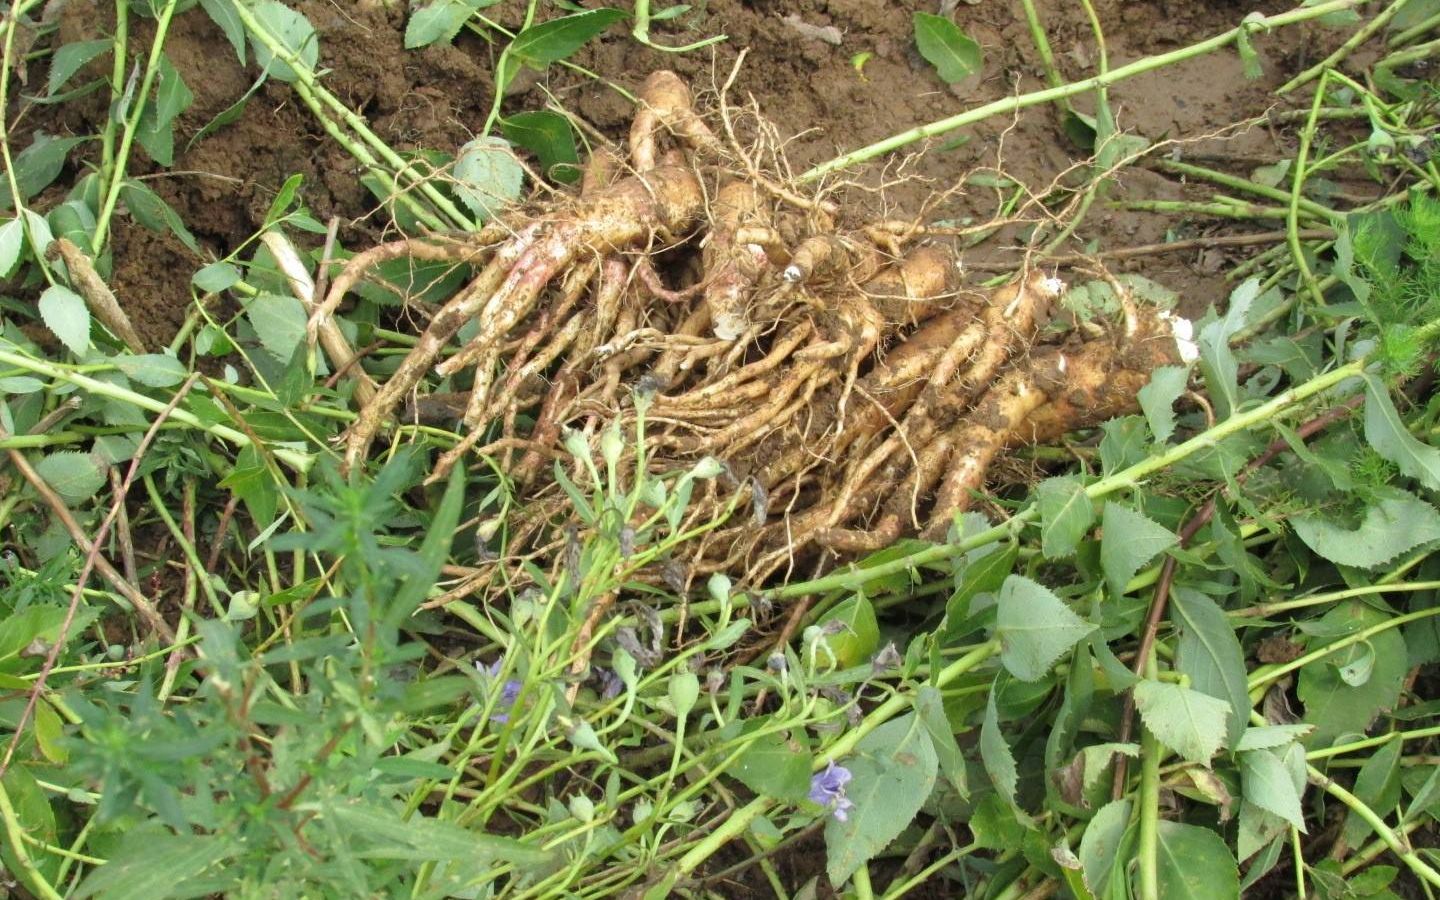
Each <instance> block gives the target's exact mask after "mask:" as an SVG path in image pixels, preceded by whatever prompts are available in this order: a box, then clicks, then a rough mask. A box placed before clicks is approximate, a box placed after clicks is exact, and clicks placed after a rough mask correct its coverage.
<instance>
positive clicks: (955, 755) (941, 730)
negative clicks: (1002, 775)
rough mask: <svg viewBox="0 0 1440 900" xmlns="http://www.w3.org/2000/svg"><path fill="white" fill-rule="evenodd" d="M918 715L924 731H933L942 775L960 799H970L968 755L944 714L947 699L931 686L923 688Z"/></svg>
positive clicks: (917, 704) (917, 699)
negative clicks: (965, 753) (961, 748)
mask: <svg viewBox="0 0 1440 900" xmlns="http://www.w3.org/2000/svg"><path fill="white" fill-rule="evenodd" d="M915 713H916V715H918V716H919V717H920V722H921V724H923V725H924V726H925V730H926V731H928V732H930V741H931V743H932V744H933V745H934V747H935V756H936V758H937V759H938V760H939V761H940V772H941V774H943V775H944V776H945V777H946V779H948V780H949V782H950V784H951V785H953V786H954V788H955V790H956V791H957V792H958V793H959V794H960V796H961V797H964V798H968V797H969V796H970V780H969V777H968V774H967V772H966V769H965V756H964V754H963V753H961V751H960V743H959V742H958V741H956V740H955V729H954V727H952V726H951V724H950V719H949V718H948V717H946V715H945V703H944V698H943V697H941V696H940V692H939V691H938V690H936V689H935V688H933V687H931V686H930V685H928V684H927V685H923V686H922V687H921V688H920V690H918V691H916V693H915Z"/></svg>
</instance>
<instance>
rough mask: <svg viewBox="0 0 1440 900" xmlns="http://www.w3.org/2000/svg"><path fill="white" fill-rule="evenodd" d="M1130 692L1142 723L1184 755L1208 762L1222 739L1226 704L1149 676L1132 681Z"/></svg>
mask: <svg viewBox="0 0 1440 900" xmlns="http://www.w3.org/2000/svg"><path fill="white" fill-rule="evenodd" d="M1134 696H1135V708H1136V709H1138V710H1140V718H1141V720H1142V721H1144V723H1145V727H1146V728H1148V729H1150V732H1151V733H1152V734H1154V735H1155V737H1156V738H1158V739H1159V741H1160V743H1162V744H1164V745H1165V746H1166V747H1169V748H1170V749H1171V750H1174V751H1175V752H1176V753H1178V754H1180V755H1181V756H1182V757H1184V758H1185V759H1188V760H1189V761H1191V762H1194V763H1201V764H1205V763H1208V762H1209V761H1210V757H1212V756H1214V755H1215V752H1216V751H1217V750H1219V749H1220V745H1221V744H1222V743H1224V741H1225V727H1226V722H1227V721H1228V719H1229V716H1230V704H1228V703H1225V702H1223V701H1221V700H1216V699H1215V698H1214V697H1211V696H1210V695H1209V694H1202V693H1200V692H1199V691H1196V690H1191V689H1190V688H1187V687H1181V686H1180V685H1178V684H1169V683H1167V682H1163V681H1153V680H1150V679H1144V680H1142V681H1141V682H1140V683H1139V684H1137V685H1135V688H1134Z"/></svg>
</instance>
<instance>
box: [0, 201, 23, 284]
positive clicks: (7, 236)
mask: <svg viewBox="0 0 1440 900" xmlns="http://www.w3.org/2000/svg"><path fill="white" fill-rule="evenodd" d="M24 249H25V225H24V223H22V222H21V221H20V218H19V216H16V217H15V218H13V219H11V220H9V221H8V222H6V223H5V224H4V225H0V278H9V277H10V276H11V275H14V274H15V267H16V266H18V265H19V264H20V253H21V252H22V251H23V250H24Z"/></svg>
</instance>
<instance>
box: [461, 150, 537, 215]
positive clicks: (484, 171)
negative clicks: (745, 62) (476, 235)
mask: <svg viewBox="0 0 1440 900" xmlns="http://www.w3.org/2000/svg"><path fill="white" fill-rule="evenodd" d="M450 175H451V177H452V178H453V179H454V180H453V182H452V184H451V186H452V187H453V188H454V190H455V193H456V195H457V196H459V198H460V200H461V202H463V203H464V204H465V205H466V206H468V207H469V208H470V211H471V212H473V213H475V215H477V216H479V217H480V218H481V219H482V220H485V219H490V218H492V217H493V216H494V215H495V214H496V213H497V212H499V211H500V210H501V209H503V208H504V207H505V206H507V205H509V204H511V203H514V202H515V201H516V200H518V199H520V189H521V187H522V186H523V185H524V183H525V170H524V168H522V167H521V165H520V161H519V160H517V159H516V158H515V152H514V151H513V150H511V149H510V144H509V143H508V142H506V141H504V140H501V139H500V138H495V137H481V138H476V139H475V140H473V141H471V142H470V143H468V144H466V145H465V146H464V147H461V148H460V156H459V158H457V159H456V160H455V165H454V167H452V168H451V170H450Z"/></svg>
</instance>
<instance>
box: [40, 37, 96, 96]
mask: <svg viewBox="0 0 1440 900" xmlns="http://www.w3.org/2000/svg"><path fill="white" fill-rule="evenodd" d="M111 43H112V42H111V41H109V40H107V39H105V38H99V39H97V40H93V41H75V42H74V43H70V44H66V45H65V46H63V47H61V48H59V49H58V50H56V51H55V55H54V56H52V57H50V80H49V82H48V83H47V84H46V91H47V92H48V93H49V94H51V95H52V96H53V95H54V94H55V92H56V91H58V90H60V89H61V88H62V87H64V86H65V83H66V82H67V81H69V80H70V79H71V77H73V76H74V74H75V73H76V72H78V71H80V70H81V69H83V68H85V66H86V64H88V63H89V62H90V61H91V60H92V59H94V58H95V57H97V56H99V55H100V54H102V53H104V52H105V51H106V50H108V49H110V46H111Z"/></svg>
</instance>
